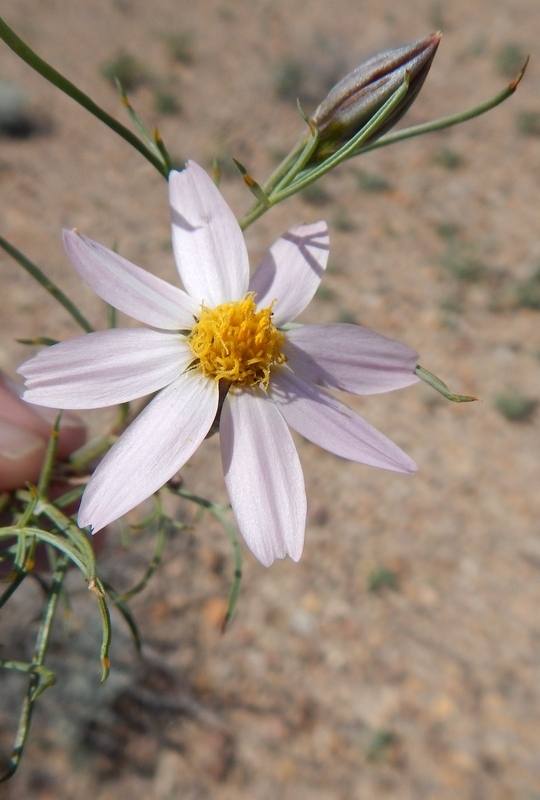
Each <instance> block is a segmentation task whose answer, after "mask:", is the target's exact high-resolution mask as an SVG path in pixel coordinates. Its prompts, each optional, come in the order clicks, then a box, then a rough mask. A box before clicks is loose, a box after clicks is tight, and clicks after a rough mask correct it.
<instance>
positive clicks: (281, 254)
mask: <svg viewBox="0 0 540 800" xmlns="http://www.w3.org/2000/svg"><path fill="white" fill-rule="evenodd" d="M328 248H329V239H328V227H327V225H326V222H315V223H313V224H312V225H298V227H296V228H291V230H290V231H287V233H285V234H283V236H282V237H281V238H280V239H278V240H277V242H274V244H273V245H272V247H271V248H270V251H269V253H268V255H267V256H266V258H265V259H264V261H263V262H262V263H261V264H260V266H259V267H258V268H257V270H256V271H255V273H254V274H253V277H252V278H251V281H250V282H249V289H250V291H252V292H255V294H256V298H255V299H256V301H257V305H258V306H259V308H268V306H269V305H270V304H271V303H272V302H273V301H274V300H275V301H276V304H275V305H274V318H273V322H274V325H276V326H279V325H284V324H285V323H286V322H290V321H291V320H292V319H294V318H295V317H297V316H298V314H300V312H301V311H303V310H304V308H305V307H306V306H307V304H308V303H309V302H310V300H311V299H312V298H313V295H314V294H315V292H316V291H317V289H318V287H319V283H320V281H321V277H322V274H323V272H324V270H325V269H326V263H327V261H328Z"/></svg>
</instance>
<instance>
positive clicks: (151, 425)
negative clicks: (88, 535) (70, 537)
mask: <svg viewBox="0 0 540 800" xmlns="http://www.w3.org/2000/svg"><path fill="white" fill-rule="evenodd" d="M217 404H218V384H217V383H216V382H215V381H210V380H208V379H207V378H205V377H204V376H203V375H202V374H200V373H198V372H185V373H184V374H183V375H181V376H180V378H178V379H177V380H176V381H175V382H174V383H172V384H171V385H170V386H167V387H166V388H165V389H163V391H161V392H160V393H159V394H158V395H157V397H155V398H154V399H153V400H152V402H151V403H150V404H149V405H148V406H147V407H146V408H145V409H144V411H142V412H141V414H139V416H138V417H137V419H136V420H135V421H134V422H132V423H131V425H130V426H129V428H128V429H127V430H126V431H125V433H123V434H122V436H121V437H120V439H118V441H117V442H116V444H115V445H114V446H113V448H112V449H111V450H110V451H109V452H108V453H107V455H106V456H105V458H104V459H103V461H102V462H101V464H100V465H99V467H98V468H97V470H96V471H95V472H94V474H93V476H92V478H91V480H90V483H89V484H88V486H87V487H86V490H85V492H84V495H83V498H82V501H81V508H80V511H79V525H80V526H81V527H85V526H86V525H91V526H92V529H93V533H95V532H96V531H99V530H100V529H101V528H103V527H105V525H108V524H109V523H110V522H112V521H113V520H115V519H118V518H119V517H121V516H122V515H123V514H126V513H127V512H128V511H130V510H131V509H132V508H135V506H137V505H139V503H142V501H143V500H146V499H147V498H148V497H150V496H151V495H152V494H153V493H154V492H156V491H157V490H158V489H160V488H161V487H162V486H163V485H164V484H165V483H166V482H167V481H168V480H169V479H170V478H172V476H173V475H174V474H175V473H176V472H178V470H179V469H180V468H181V467H182V466H183V465H184V464H185V463H186V461H187V460H188V458H190V457H191V456H192V455H193V453H194V452H195V450H196V449H197V448H198V446H199V445H200V443H201V442H202V440H203V439H204V437H205V436H206V434H207V433H208V431H209V429H210V426H211V425H212V422H213V420H214V418H215V415H216V411H217Z"/></svg>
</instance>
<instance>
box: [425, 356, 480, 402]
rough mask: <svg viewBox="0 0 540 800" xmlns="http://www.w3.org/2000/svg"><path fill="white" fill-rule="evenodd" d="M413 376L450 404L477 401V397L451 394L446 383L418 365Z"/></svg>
mask: <svg viewBox="0 0 540 800" xmlns="http://www.w3.org/2000/svg"><path fill="white" fill-rule="evenodd" d="M414 374H415V375H418V377H419V378H420V379H421V380H423V381H425V383H427V384H428V386H431V387H432V388H433V389H435V390H436V391H437V392H439V394H442V396H443V397H446V399H447V400H451V401H452V403H473V402H474V401H475V400H478V397H470V396H469V395H467V394H454V392H451V391H450V389H449V388H448V386H447V385H446V383H443V381H441V379H440V378H437V376H436V375H434V374H433V373H432V372H428V370H427V369H424V368H423V367H421V366H420V365H418V366H417V367H416V369H415V370H414Z"/></svg>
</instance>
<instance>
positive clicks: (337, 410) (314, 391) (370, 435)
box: [270, 370, 416, 473]
mask: <svg viewBox="0 0 540 800" xmlns="http://www.w3.org/2000/svg"><path fill="white" fill-rule="evenodd" d="M270 387H271V394H270V397H271V399H272V400H273V401H274V403H276V405H277V407H278V408H279V410H280V411H281V413H282V414H283V416H284V417H285V419H286V421H287V422H288V424H289V425H290V426H291V428H293V429H294V430H295V431H297V432H298V433H300V434H301V435H302V436H304V437H305V438H306V439H309V441H310V442H313V443H314V444H317V445H319V447H322V448H324V449H325V450H328V451H329V452H330V453H334V454H335V455H337V456H341V457H342V458H348V459H350V460H351V461H358V462H360V463H361V464H368V465H369V466H371V467H381V468H382V469H390V470H393V471H394V472H408V473H412V472H415V471H416V464H415V463H414V461H413V460H412V458H410V457H409V456H408V455H406V454H405V453H404V452H403V450H401V449H400V448H399V447H398V446H397V445H396V444H394V443H393V442H391V441H390V439H387V438H386V436H383V434H382V433H379V431H378V430H376V429H375V428H374V427H373V426H372V425H370V424H369V422H366V420H365V419H363V418H362V417H360V416H359V415H358V414H356V413H355V412H354V411H352V409H350V408H348V407H347V406H346V405H344V404H343V403H341V402H340V401H339V400H336V398H335V397H332V396H331V395H329V394H328V393H327V392H325V391H323V390H322V389H319V388H318V387H317V386H315V385H313V384H311V383H308V382H307V381H304V380H303V379H302V378H300V377H298V376H297V375H294V374H293V373H291V372H286V371H285V370H280V371H279V372H277V371H276V372H275V373H274V374H273V376H272V380H271V383H270Z"/></svg>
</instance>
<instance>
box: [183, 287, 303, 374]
mask: <svg viewBox="0 0 540 800" xmlns="http://www.w3.org/2000/svg"><path fill="white" fill-rule="evenodd" d="M272 306H273V304H272ZM272 306H270V307H269V308H263V309H261V310H260V311H257V306H256V304H255V300H254V296H253V294H248V295H247V296H246V297H245V298H244V300H237V301H236V302H233V303H222V304H221V305H219V306H216V308H206V307H205V306H203V307H202V310H201V314H200V317H199V319H198V321H197V323H196V324H195V325H194V327H193V330H192V331H191V335H190V336H189V339H188V342H189V344H190V346H191V349H192V350H193V354H194V356H195V362H194V364H193V366H194V367H196V368H198V369H200V370H202V372H203V373H204V374H205V375H206V376H207V377H209V378H214V380H216V381H220V380H224V381H227V382H228V383H229V384H232V385H233V386H240V387H246V386H256V385H258V384H262V386H263V387H264V388H267V387H268V382H269V380H270V368H271V367H272V366H273V365H277V364H283V363H284V362H285V361H286V360H287V359H286V356H285V355H284V354H283V353H282V346H283V342H284V341H285V336H284V335H283V334H282V333H280V332H279V331H278V329H277V328H276V326H275V325H274V324H273V322H272V319H271V317H272Z"/></svg>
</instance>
